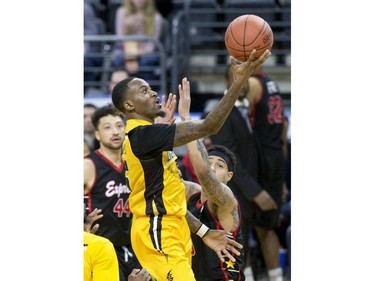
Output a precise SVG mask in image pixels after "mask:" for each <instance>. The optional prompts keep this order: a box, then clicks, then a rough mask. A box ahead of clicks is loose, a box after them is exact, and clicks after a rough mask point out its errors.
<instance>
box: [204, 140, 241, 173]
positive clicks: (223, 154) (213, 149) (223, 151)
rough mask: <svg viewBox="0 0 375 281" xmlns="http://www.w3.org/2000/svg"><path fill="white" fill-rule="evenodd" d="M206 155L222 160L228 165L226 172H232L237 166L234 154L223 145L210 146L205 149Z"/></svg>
mask: <svg viewBox="0 0 375 281" xmlns="http://www.w3.org/2000/svg"><path fill="white" fill-rule="evenodd" d="M207 153H208V155H215V156H218V157H220V158H223V159H224V161H225V162H226V163H227V165H228V171H230V172H233V171H234V169H235V167H236V164H237V159H236V156H235V155H234V153H233V152H232V151H231V150H230V149H229V148H227V147H225V146H224V145H218V144H214V145H210V146H209V147H208V148H207Z"/></svg>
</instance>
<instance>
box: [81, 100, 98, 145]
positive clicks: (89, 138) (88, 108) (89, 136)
mask: <svg viewBox="0 0 375 281" xmlns="http://www.w3.org/2000/svg"><path fill="white" fill-rule="evenodd" d="M96 109H97V107H96V106H95V105H94V104H91V103H86V104H85V105H84V106H83V133H84V142H86V143H87V145H88V147H89V149H90V150H91V151H94V150H95V149H97V148H99V142H98V141H97V140H96V138H95V128H94V125H93V124H92V121H91V116H92V115H93V114H94V112H95V111H96Z"/></svg>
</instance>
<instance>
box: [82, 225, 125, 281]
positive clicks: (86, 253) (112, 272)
mask: <svg viewBox="0 0 375 281" xmlns="http://www.w3.org/2000/svg"><path fill="white" fill-rule="evenodd" d="M83 259H84V281H104V280H111V281H112V280H113V281H119V280H120V276H119V267H118V261H117V256H116V252H115V248H114V247H113V244H112V243H111V241H109V240H108V239H107V238H104V237H101V236H98V235H95V234H91V233H88V232H85V231H84V232H83Z"/></svg>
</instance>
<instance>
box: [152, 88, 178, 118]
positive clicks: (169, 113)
mask: <svg viewBox="0 0 375 281" xmlns="http://www.w3.org/2000/svg"><path fill="white" fill-rule="evenodd" d="M176 103H177V98H176V95H173V94H172V93H170V94H169V96H168V100H167V101H165V96H164V95H163V96H162V98H161V110H162V111H164V112H165V116H164V117H160V116H159V117H156V118H155V123H163V124H173V123H174V121H176V118H175V117H174V114H175V112H176Z"/></svg>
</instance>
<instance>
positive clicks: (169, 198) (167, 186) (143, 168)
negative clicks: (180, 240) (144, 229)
mask: <svg viewBox="0 0 375 281" xmlns="http://www.w3.org/2000/svg"><path fill="white" fill-rule="evenodd" d="M175 130H176V127H175V125H166V124H152V123H150V122H147V121H144V120H136V119H130V120H127V123H126V135H125V141H124V143H123V155H122V157H123V159H124V160H125V163H126V166H127V168H126V170H127V171H126V173H125V176H126V177H127V179H128V186H129V187H130V189H131V190H132V191H131V194H130V196H129V206H130V211H131V212H132V213H133V214H134V215H135V216H145V215H146V216H151V215H173V216H177V217H184V216H185V215H186V198H185V185H184V183H183V179H182V176H181V172H180V170H179V169H178V167H177V156H176V155H175V154H174V152H173V141H174V134H175Z"/></svg>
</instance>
